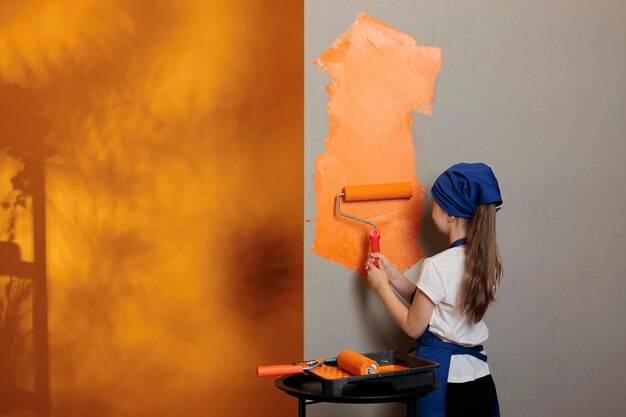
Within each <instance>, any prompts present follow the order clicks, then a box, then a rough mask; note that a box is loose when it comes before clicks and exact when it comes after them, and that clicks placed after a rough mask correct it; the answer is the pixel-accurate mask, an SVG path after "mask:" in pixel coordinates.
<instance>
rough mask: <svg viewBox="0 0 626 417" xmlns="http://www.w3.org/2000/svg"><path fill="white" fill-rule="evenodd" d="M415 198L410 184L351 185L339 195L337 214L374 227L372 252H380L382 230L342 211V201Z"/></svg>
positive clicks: (371, 223)
mask: <svg viewBox="0 0 626 417" xmlns="http://www.w3.org/2000/svg"><path fill="white" fill-rule="evenodd" d="M412 196H413V187H412V186H411V184H410V183H393V184H375V185H349V186H346V187H344V188H343V192H341V193H339V194H338V195H337V213H338V214H340V215H342V216H345V217H348V218H350V219H352V220H356V221H358V222H362V223H366V224H369V225H370V226H372V230H371V231H370V241H371V245H372V252H380V230H379V229H377V228H376V225H375V224H374V223H373V222H371V221H369V220H365V219H362V218H360V217H356V216H353V215H350V214H347V213H344V212H342V211H341V200H342V199H343V200H344V201H345V202H352V201H376V200H395V199H408V198H411V197H412ZM374 265H376V266H378V259H375V260H374Z"/></svg>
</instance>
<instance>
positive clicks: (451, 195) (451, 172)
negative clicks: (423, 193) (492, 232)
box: [430, 163, 502, 219]
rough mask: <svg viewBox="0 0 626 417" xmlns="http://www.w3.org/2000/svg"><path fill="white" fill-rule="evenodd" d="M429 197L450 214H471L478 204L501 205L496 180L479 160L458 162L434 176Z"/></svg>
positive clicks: (470, 215)
mask: <svg viewBox="0 0 626 417" xmlns="http://www.w3.org/2000/svg"><path fill="white" fill-rule="evenodd" d="M430 191H431V194H432V196H433V199H434V200H435V201H436V202H437V204H439V205H440V206H441V208H443V209H444V211H445V212H446V213H448V214H449V215H451V216H456V217H464V218H466V219H469V218H471V217H472V216H474V213H475V212H476V209H477V208H478V206H479V205H480V204H491V203H495V205H496V207H497V206H499V205H501V204H502V196H500V187H499V186H498V180H497V179H496V176H495V175H494V174H493V171H492V170H491V168H489V167H488V166H487V165H485V164H483V163H476V164H467V163H460V164H456V165H453V166H451V167H450V168H448V169H447V170H446V171H445V172H444V173H443V174H441V175H440V176H439V178H437V181H435V184H433V187H432V188H431V190H430Z"/></svg>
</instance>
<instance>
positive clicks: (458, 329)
mask: <svg viewBox="0 0 626 417" xmlns="http://www.w3.org/2000/svg"><path fill="white" fill-rule="evenodd" d="M464 271H465V247H464V246H457V247H455V248H451V249H448V250H445V251H443V252H441V253H439V254H437V255H435V256H433V257H430V258H426V259H424V263H423V264H422V269H421V274H420V276H419V279H418V282H417V288H419V289H420V290H422V292H423V293H424V294H426V296H427V297H428V298H430V299H431V300H432V302H433V303H435V310H434V311H433V315H432V317H431V318H430V331H431V332H433V333H434V334H436V335H437V336H439V337H440V338H441V339H442V340H444V341H447V342H454V343H457V344H459V345H463V346H476V345H480V344H482V343H484V342H485V341H486V340H487V338H488V337H489V330H487V326H486V325H485V323H484V322H483V321H482V320H481V321H479V322H478V323H475V324H473V323H471V322H470V321H469V320H468V319H467V317H466V316H465V315H463V314H462V313H461V311H460V310H459V309H458V308H457V302H458V301H459V299H460V296H461V294H460V292H461V280H462V279H463V273H464ZM482 353H483V354H486V352H485V351H484V350H483V351H482ZM486 375H489V365H488V364H487V362H484V361H481V360H480V359H478V358H475V357H473V356H471V355H452V358H451V360H450V372H449V375H448V382H452V383H454V382H457V383H459V382H468V381H474V380H475V379H478V378H482V377H483V376H486Z"/></svg>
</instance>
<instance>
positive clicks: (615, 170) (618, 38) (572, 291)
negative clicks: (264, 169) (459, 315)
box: [304, 0, 626, 417]
mask: <svg viewBox="0 0 626 417" xmlns="http://www.w3.org/2000/svg"><path fill="white" fill-rule="evenodd" d="M359 11H365V12H366V13H368V14H370V15H372V16H374V17H376V18H378V19H380V20H382V21H384V22H386V23H387V24H389V25H391V26H393V27H395V28H397V29H399V30H401V31H403V32H405V33H408V34H411V35H414V36H417V37H418V39H419V43H420V44H421V45H428V46H438V47H441V48H442V51H443V65H442V70H441V72H440V74H439V78H438V80H437V84H436V92H437V97H436V98H435V100H434V102H433V112H434V114H433V116H432V117H430V118H429V117H425V116H421V115H417V116H416V122H415V124H414V126H413V135H414V138H415V153H416V160H417V166H416V170H417V173H418V178H419V179H420V182H421V183H422V184H424V185H425V186H426V187H427V188H430V186H431V185H432V182H433V180H434V179H435V178H436V177H437V175H438V174H439V173H440V172H441V171H443V170H444V169H446V168H447V167H448V166H450V165H451V164H453V163H455V162H460V161H467V162H475V161H483V162H486V163H487V164H489V165H491V166H492V167H493V168H494V171H495V172H496V175H497V176H498V178H499V181H500V184H501V187H502V192H503V197H504V208H503V210H501V211H500V213H499V214H498V239H499V244H500V249H501V252H502V256H503V261H504V266H505V274H504V278H503V282H502V286H501V287H500V290H499V293H498V300H497V303H496V304H495V305H494V306H493V307H492V308H491V309H490V311H489V313H488V315H487V318H486V321H487V324H488V326H489V328H490V332H491V337H490V339H489V341H488V342H487V344H486V346H487V349H488V351H489V360H490V366H491V368H492V373H493V375H494V378H495V380H496V384H497V386H498V390H499V395H500V401H501V407H502V411H503V415H505V416H509V417H515V416H536V417H540V416H560V415H567V416H570V417H574V416H590V415H594V416H617V415H626V396H625V395H624V394H623V393H622V391H623V389H622V387H623V386H624V381H625V380H626V359H625V356H626V355H624V351H625V346H626V325H625V324H624V319H625V318H626V300H624V297H625V296H626V256H625V255H624V252H625V249H626V220H625V219H624V215H623V213H624V207H625V206H626V163H625V162H624V160H625V158H626V141H625V139H626V121H625V120H626V75H625V74H626V2H624V1H623V0H599V1H593V2H592V1H565V0H529V1H512V0H507V1H495V0H494V1H485V0H479V1H471V2H470V1H459V0H457V1H438V2H437V1H430V2H427V1H415V0H396V1H384V2H383V1H374V0H368V1H346V0H342V1H336V0H316V1H312V0H309V1H306V2H305V62H304V65H305V141H306V144H305V194H306V197H305V217H306V218H307V219H310V218H314V217H315V188H314V183H313V172H314V165H313V161H314V158H315V156H317V155H318V154H319V153H321V152H322V151H324V146H323V144H322V139H323V138H325V137H326V135H327V133H328V121H327V114H326V112H325V105H326V102H327V99H328V96H327V93H326V90H325V86H326V85H327V84H328V82H329V78H328V77H327V76H326V74H325V73H324V72H323V71H322V70H321V69H319V68H317V67H315V66H314V65H313V64H312V61H313V60H314V59H315V58H317V57H318V56H319V55H320V54H321V53H322V52H323V51H324V50H325V49H326V48H327V47H328V45H330V44H331V43H332V42H333V40H334V39H335V38H336V37H337V35H339V34H340V33H343V32H344V31H345V30H347V29H348V28H349V27H350V26H351V25H352V23H353V22H354V19H355V17H356V15H357V13H358V12H359ZM425 208H426V210H428V211H427V212H426V213H429V210H430V207H425ZM423 224H424V227H425V229H424V231H423V234H422V236H421V238H420V240H421V241H420V243H421V244H422V245H423V247H424V250H425V252H426V254H427V255H428V256H429V255H432V254H434V253H435V252H437V251H439V250H441V249H443V246H442V241H441V239H440V238H438V237H437V236H436V234H435V233H434V232H433V228H432V226H431V225H430V222H429V219H428V217H425V219H424V220H423ZM314 232H315V226H314V224H313V223H305V248H304V250H305V283H304V287H305V288H304V290H305V294H304V296H305V357H319V356H323V355H330V354H333V353H336V352H337V351H338V349H342V348H346V347H348V348H351V349H354V350H359V351H362V352H367V351H374V350H389V349H400V350H402V349H407V348H408V347H410V346H411V345H412V341H411V340H409V339H408V338H406V337H404V336H403V335H401V334H400V333H399V332H398V331H397V330H396V329H395V327H394V325H393V323H392V322H391V320H390V319H389V318H388V316H387V314H386V312H385V311H384V309H383V306H382V303H381V302H380V301H379V300H378V298H377V297H376V296H375V295H374V294H373V293H371V292H370V291H368V290H366V288H364V285H363V283H362V282H361V281H360V279H357V278H356V277H355V276H354V275H353V274H352V273H351V272H350V271H348V270H346V269H345V268H343V267H341V266H339V265H337V264H333V263H331V262H328V261H326V260H325V259H322V258H320V257H318V256H317V255H315V254H314V253H313V252H311V251H310V247H311V245H312V242H313V237H314ZM413 275H414V274H413ZM308 413H309V415H312V416H331V415H364V416H367V415H394V413H395V414H396V415H401V413H402V411H401V409H399V408H398V407H397V406H396V407H393V406H337V405H326V404H318V405H312V406H309V410H308ZM398 413H400V414H398Z"/></svg>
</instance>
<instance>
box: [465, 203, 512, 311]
mask: <svg viewBox="0 0 626 417" xmlns="http://www.w3.org/2000/svg"><path fill="white" fill-rule="evenodd" d="M465 247H466V249H465V253H466V258H465V276H464V277H463V283H462V284H461V304H460V307H461V311H462V312H463V313H465V314H467V316H468V317H469V320H470V321H471V322H473V323H477V322H479V321H480V320H481V319H482V318H483V316H484V315H485V313H486V312H487V307H489V305H490V304H491V303H492V302H493V300H494V299H495V297H496V290H497V289H498V285H500V280H501V278H502V263H501V262H500V253H499V251H498V245H497V244H496V206H495V204H481V205H479V206H478V209H477V210H476V213H474V217H472V218H471V219H469V224H468V230H467V242H466V244H465Z"/></svg>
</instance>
